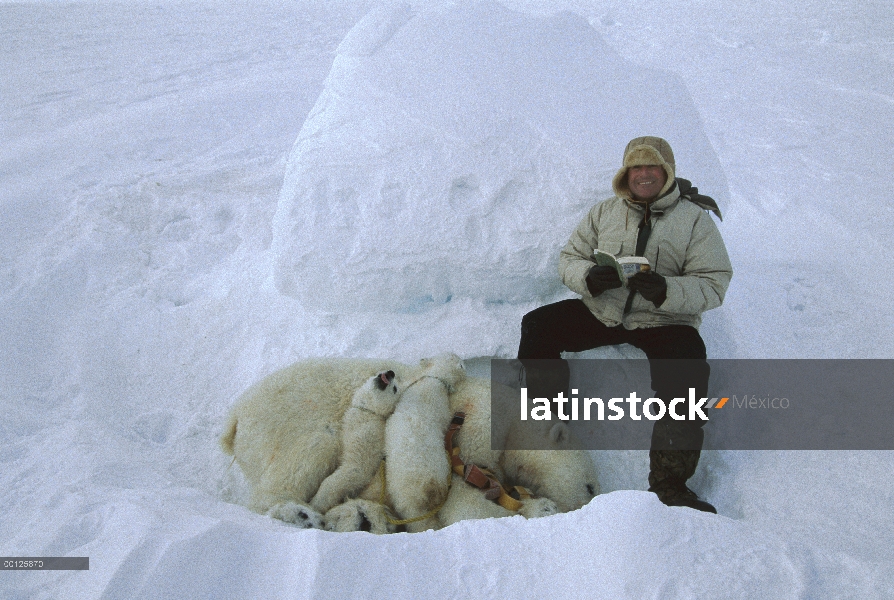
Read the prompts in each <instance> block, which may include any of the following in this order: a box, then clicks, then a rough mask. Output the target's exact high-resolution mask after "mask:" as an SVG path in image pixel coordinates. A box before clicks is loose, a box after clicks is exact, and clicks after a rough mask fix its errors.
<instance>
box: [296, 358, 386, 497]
mask: <svg viewBox="0 0 894 600" xmlns="http://www.w3.org/2000/svg"><path fill="white" fill-rule="evenodd" d="M399 398H400V389H399V381H397V380H396V377H395V375H394V371H386V372H384V373H379V374H377V375H375V376H374V377H371V378H369V379H368V380H367V381H366V383H364V384H363V385H362V386H361V387H360V388H358V389H357V391H356V392H354V395H353V397H352V398H351V406H350V408H348V410H347V412H345V416H344V418H343V419H342V427H341V459H340V461H339V466H338V468H337V469H336V470H335V472H334V473H332V474H331V475H329V476H328V477H327V478H326V479H324V480H323V483H321V484H320V488H319V490H317V493H316V494H315V495H314V497H313V499H311V501H310V505H311V507H313V509H314V510H316V511H317V512H319V513H320V514H325V513H326V512H327V511H328V510H329V509H331V508H332V507H334V506H336V505H338V504H341V503H342V502H344V500H345V499H346V498H347V497H350V496H355V495H356V494H358V493H360V492H361V491H363V489H364V488H365V487H366V486H367V484H369V482H370V480H371V479H372V478H373V476H374V475H375V474H376V469H377V468H378V467H379V465H380V464H381V462H382V459H383V458H385V421H386V420H387V419H388V417H389V416H391V413H392V412H394V407H395V406H396V405H397V401H398V399H399Z"/></svg>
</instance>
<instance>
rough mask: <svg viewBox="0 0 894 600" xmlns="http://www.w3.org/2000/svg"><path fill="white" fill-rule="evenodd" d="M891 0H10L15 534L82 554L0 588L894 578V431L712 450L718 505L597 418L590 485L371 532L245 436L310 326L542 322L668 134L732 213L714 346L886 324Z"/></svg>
mask: <svg viewBox="0 0 894 600" xmlns="http://www.w3.org/2000/svg"><path fill="white" fill-rule="evenodd" d="M892 13H894V9H892V8H891V6H890V4H889V3H887V2H884V1H881V0H879V1H875V2H861V3H847V2H836V3H829V2H806V3H794V4H792V3H788V4H779V3H774V2H769V1H767V0H748V1H747V2H741V3H735V4H728V3H724V2H719V1H716V0H714V1H712V0H703V1H701V2H697V3H693V4H691V5H687V6H680V5H670V4H666V3H665V4H662V3H657V2H651V1H648V0H633V1H632V2H624V3H621V2H613V1H607V2H595V1H594V0H567V1H562V0H553V1H551V2H548V3H547V2H528V1H525V0H517V1H515V2H511V3H507V4H506V5H505V6H501V5H498V4H495V3H493V2H482V3H480V4H479V3H458V4H457V5H449V6H448V5H445V6H440V5H439V6H434V5H432V4H431V3H425V4H422V3H419V4H417V5H415V6H414V5H403V4H386V5H382V6H373V5H372V3H368V2H363V1H361V0H354V1H341V2H332V3H328V4H326V5H323V4H316V3H311V2H297V3H276V2H263V1H262V2H258V3H252V4H245V3H219V2H212V1H210V0H208V1H204V2H173V1H166V0H163V1H161V2H152V3H150V2H142V1H131V2H99V3H56V2H38V3H14V2H4V3H0V73H2V75H0V115H2V119H0V125H2V129H0V132H2V133H0V136H2V137H0V139H2V142H3V143H2V144H0V339H2V340H3V343H2V344H0V403H2V404H0V406H2V409H3V414H4V419H3V420H2V421H0V462H2V464H3V468H2V469H0V507H2V517H0V555H2V556H65V555H69V556H89V557H90V570H89V571H55V572H11V571H4V572H3V573H2V575H0V595H2V596H4V597H9V598H121V597H194V598H203V597H204V598H218V597H229V598H243V597H244V598H253V597H289V598H293V597H294V598H325V597H347V596H361V597H382V596H388V597H396V598H404V597H406V598H426V597H469V598H477V597H492V596H493V595H495V594H505V595H507V596H516V597H529V598H538V597H549V596H556V597H562V596H565V597H572V598H584V597H586V598H592V597H596V598H603V597H604V598H618V597H655V598H665V597H719V598H724V597H729V598H754V597H798V598H800V597H804V598H818V597H823V598H825V597H860V598H873V597H874V598H884V597H891V596H892V595H894V552H892V548H894V532H892V528H891V525H890V514H891V511H892V509H894V483H892V480H891V478H890V472H891V467H892V462H894V457H892V454H891V453H890V452H706V453H705V454H704V456H703V459H702V462H701V464H700V467H699V471H698V472H697V473H696V476H695V477H694V479H693V487H695V489H697V490H698V491H699V492H700V493H702V495H704V496H706V497H707V498H708V499H709V500H711V501H712V502H713V503H714V504H715V505H716V506H717V507H718V510H719V512H720V516H712V515H704V514H701V513H695V512H694V511H690V510H687V509H682V508H667V507H664V506H663V505H661V504H660V503H658V502H657V500H655V498H654V497H653V496H652V495H651V494H649V493H646V492H644V491H643V490H644V489H645V487H646V482H645V478H646V470H647V458H646V456H645V453H644V452H600V453H596V454H595V455H594V458H595V459H596V461H597V464H598V466H599V472H600V481H601V484H602V487H603V490H604V491H605V492H608V493H606V494H603V495H601V496H599V497H597V498H596V499H594V501H593V502H591V503H590V504H589V505H588V506H586V507H584V508H583V509H581V510H579V511H576V512H573V513H568V514H564V515H557V516H555V517H549V518H546V519H539V520H531V521H524V520H523V519H521V518H510V519H502V520H494V521H476V522H471V521H470V522H463V523H459V524H457V525H455V526H453V527H450V528H448V529H445V530H442V531H437V532H427V533H422V534H413V535H409V534H397V535H392V536H385V537H376V536H371V535H369V534H364V533H357V534H332V533H326V532H319V531H305V530H296V529H295V528H293V527H291V526H289V525H287V524H284V523H281V522H278V521H274V520H271V519H269V518H268V517H264V516H261V515H257V514H254V513H251V512H250V511H248V510H247V509H246V508H244V506H242V504H240V502H242V501H244V498H245V486H244V482H243V481H242V479H241V476H240V474H239V473H238V468H237V467H235V466H232V467H231V466H230V465H229V461H228V460H227V457H225V456H224V455H223V454H222V453H221V452H220V451H219V449H218V448H217V445H216V438H217V435H218V433H219V431H220V430H221V428H222V424H223V420H224V417H225V415H226V412H227V410H228V408H229V406H230V405H231V404H232V402H233V401H234V399H235V398H236V397H237V396H238V394H239V393H240V392H241V391H242V390H244V389H245V388H247V387H248V386H249V385H250V384H252V383H253V382H255V381H257V380H258V379H260V378H261V377H263V376H264V375H266V374H268V373H270V372H272V371H273V370H275V369H276V368H278V367H281V366H284V365H286V364H289V363H291V362H293V361H295V360H298V359H300V358H303V357H310V356H389V357H393V358H395V359H401V360H415V359H418V358H420V357H421V356H425V355H429V354H433V353H436V352H443V351H454V352H457V353H459V354H460V355H462V356H463V357H464V358H467V359H470V364H471V365H472V367H473V369H477V371H478V372H481V373H484V372H486V363H485V361H484V359H482V358H480V357H487V356H500V357H507V356H513V355H514V352H515V349H516V347H517V343H518V335H519V332H518V326H519V322H520V318H521V315H522V314H524V313H525V312H526V311H527V310H530V309H531V308H533V307H535V306H538V305H540V304H543V303H545V302H548V301H552V300H554V299H557V298H561V297H567V296H568V293H567V292H566V291H564V290H563V289H562V288H561V286H560V284H559V283H558V280H557V277H556V274H555V262H556V257H557V254H558V250H559V247H560V246H561V244H562V243H564V241H565V238H566V237H567V235H568V234H569V233H570V230H571V227H572V226H573V224H574V223H575V222H576V221H577V220H578V219H579V218H580V216H581V215H582V214H583V213H584V212H585V211H586V209H587V208H588V207H589V206H590V204H591V203H593V202H595V201H597V200H598V199H601V198H602V197H604V196H606V195H607V193H608V190H609V180H610V177H611V174H612V173H613V172H614V170H615V169H616V167H617V164H618V162H619V161H620V154H621V151H622V149H623V146H624V144H625V143H626V141H627V139H629V138H630V137H633V136H634V135H639V134H641V133H643V134H656V133H657V134H659V135H664V136H666V137H667V138H668V139H669V140H670V141H671V143H672V144H673V146H674V149H675V152H676V155H677V165H678V173H679V174H680V175H681V176H683V177H688V178H690V179H692V180H693V182H694V183H695V184H696V185H698V186H699V188H700V190H701V191H702V192H703V193H707V194H709V195H712V196H714V197H715V198H717V199H718V200H719V201H720V203H721V205H722V208H723V211H724V221H723V223H722V224H720V229H721V232H722V234H723V236H724V239H725V240H726V242H727V246H728V248H729V250H730V254H731V258H732V260H733V265H734V269H735V276H734V278H733V282H732V285H731V287H730V290H729V293H728V295H727V299H726V302H725V304H724V306H723V307H721V308H720V309H717V310H715V311H712V312H710V313H707V314H706V315H705V322H704V325H703V326H702V333H703V335H704V337H705V339H706V341H707V344H708V349H709V354H710V355H711V356H715V357H735V358H793V357H798V358H856V357H861V358H867V357H873V358H892V357H894V356H892V355H894V336H892V335H891V330H892V327H891V326H892V317H891V314H890V310H888V308H889V306H890V300H889V298H890V297H891V293H892V287H894V286H892V285H891V284H890V282H889V281H890V280H888V279H887V278H886V277H885V276H884V275H883V273H882V274H879V275H869V273H868V271H867V268H866V267H867V262H866V258H867V257H869V258H870V259H871V260H872V261H873V262H876V261H878V260H880V259H882V258H883V257H884V256H885V254H884V253H883V248H887V247H889V246H890V245H891V242H892V234H891V232H890V228H889V227H888V226H887V224H888V223H889V222H890V220H891V217H892V211H894V208H892V207H891V206H890V203H886V202H885V200H886V199H888V198H891V197H892V195H894V180H892V178H891V177H890V159H889V158H887V152H884V153H883V152H880V151H879V150H876V149H877V148H882V149H884V148H887V147H888V146H889V145H890V142H891V140H892V139H894V81H892V79H891V78H890V76H888V75H887V73H889V72H890V70H891V64H892V62H894V18H892V17H894V14H892ZM509 74H511V77H510V76H509ZM632 82H633V83H636V86H634V87H636V88H637V89H635V90H634V89H630V86H631V83H632ZM625 83H626V84H628V87H625V85H624V84H625ZM644 91H645V92H647V93H644ZM669 91H673V92H674V93H673V94H670V93H668V92H669ZM637 92H638V93H637ZM656 95H657V96H658V97H660V98H662V99H661V100H660V101H657V100H656V99H655V96H656ZM600 99H601V100H602V102H601V103H600V102H598V101H597V100H600ZM445 106H446V107H449V109H448V110H445V109H444V107H445ZM665 114H673V115H675V118H674V119H670V120H668V119H663V118H662V119H659V120H656V121H655V122H652V121H650V120H649V119H650V117H649V115H652V117H655V116H656V115H665ZM655 123H658V124H655ZM628 127H630V129H627V128H628ZM653 127H654V128H656V129H661V130H660V131H654V130H652V128H653ZM640 128H642V129H646V128H648V129H649V130H648V131H639V129H640ZM296 140H297V141H296ZM320 190H322V191H323V192H325V195H316V196H315V195H314V194H315V193H317V192H318V191H320ZM310 209H312V210H310ZM306 223H313V224H314V225H316V226H318V227H319V229H318V230H316V231H310V232H309V231H308V230H307V228H306V227H305V224H306ZM296 226H297V227H296ZM339 252H342V253H341V254H339ZM318 272H325V273H324V275H325V276H324V277H323V278H322V279H320V278H319V277H318V276H317V275H316V273H318ZM314 282H316V283H314ZM377 286H378V287H377ZM768 308H769V310H768ZM629 353H630V352H629V351H628V350H627V349H624V348H621V349H615V350H609V351H607V352H605V353H604V354H606V355H619V354H629Z"/></svg>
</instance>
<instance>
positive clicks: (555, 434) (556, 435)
mask: <svg viewBox="0 0 894 600" xmlns="http://www.w3.org/2000/svg"><path fill="white" fill-rule="evenodd" d="M569 437H571V431H570V430H569V429H568V426H567V425H565V423H556V424H555V425H553V426H552V429H550V430H549V440H550V441H551V442H552V443H554V444H556V445H557V446H562V445H564V444H566V443H568V438H569Z"/></svg>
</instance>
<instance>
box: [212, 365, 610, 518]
mask: <svg viewBox="0 0 894 600" xmlns="http://www.w3.org/2000/svg"><path fill="white" fill-rule="evenodd" d="M389 370H391V371H394V373H395V376H396V377H397V378H398V381H403V382H404V385H405V386H410V385H411V384H412V383H413V382H414V381H416V380H417V379H418V378H419V377H420V376H421V375H422V374H423V373H424V371H425V367H424V366H423V364H420V365H415V366H410V365H406V364H401V363H398V362H395V361H389V360H364V359H341V358H335V359H311V360H304V361H300V362H298V363H295V364H293V365H291V366H289V367H286V368H284V369H281V370H280V371H277V372H275V373H273V374H271V375H269V376H267V377H265V378H264V379H262V380H261V381H260V382H258V383H257V384H255V385H254V386H252V387H251V388H249V389H248V390H247V391H246V392H245V393H243V394H242V396H241V397H240V398H239V400H238V401H237V403H236V404H235V405H234V407H233V409H232V411H231V413H230V416H229V420H228V423H227V425H226V428H225V431H224V433H223V435H222V436H221V439H220V442H221V446H222V448H223V450H224V452H226V453H227V454H230V455H233V456H234V460H235V462H236V463H238V465H239V467H240V469H241V470H242V472H243V474H244V475H245V478H246V480H247V482H248V484H249V486H250V489H251V499H250V503H249V506H250V508H252V509H253V510H255V511H257V512H260V513H267V514H270V515H271V516H273V517H276V518H280V519H282V520H285V521H289V522H293V523H296V524H298V525H303V526H305V527H322V524H323V523H324V520H325V526H326V528H327V529H331V530H334V531H357V530H366V531H373V532H381V533H384V532H390V531H394V526H393V525H391V524H390V523H389V522H388V521H387V520H386V516H385V507H384V506H383V505H382V504H380V503H379V501H380V500H381V498H382V495H383V491H382V486H381V481H380V478H379V477H378V476H374V478H373V480H372V481H371V482H370V485H369V486H368V487H367V488H366V489H365V490H363V491H362V492H361V493H360V494H359V495H358V497H357V498H352V499H349V500H347V501H345V502H344V503H342V504H339V505H336V506H335V507H334V508H332V509H330V510H329V511H328V512H327V513H326V514H325V519H324V515H321V514H320V512H319V511H316V510H314V509H313V508H312V507H311V506H310V501H311V499H312V498H313V497H314V495H315V494H316V493H317V491H318V490H319V487H320V485H321V483H322V482H323V481H324V480H325V479H326V477H327V476H329V475H330V474H331V473H333V472H334V471H335V470H336V469H337V467H338V463H339V457H340V454H341V442H340V439H341V433H342V426H343V417H344V415H345V413H346V412H347V410H348V408H349V407H350V405H351V399H352V397H353V395H354V393H355V391H356V390H357V389H358V388H360V387H361V386H362V385H363V384H364V382H366V381H368V380H369V379H370V378H371V377H373V376H375V375H376V374H377V373H380V372H383V371H389ZM492 393H493V396H494V402H495V403H496V405H497V406H499V405H500V404H501V403H503V404H505V405H506V407H507V408H506V410H513V411H517V410H518V409H517V403H518V399H517V395H515V392H514V391H513V390H511V389H510V388H506V387H503V386H500V385H499V384H494V385H493V386H492V385H491V381H490V380H488V379H481V378H477V377H466V378H465V379H463V380H462V381H460V382H458V383H457V384H456V387H455V389H454V390H453V391H452V392H451V393H450V394H449V397H448V400H449V405H450V411H451V413H453V412H456V411H462V412H464V413H465V415H466V417H465V424H464V425H463V427H462V429H461V430H460V431H459V433H458V434H457V435H456V437H455V438H454V441H455V444H456V445H457V446H458V447H459V448H460V457H461V458H462V460H463V461H464V462H466V463H467V464H475V465H478V466H479V467H482V468H487V469H489V470H490V471H491V472H493V473H494V475H495V476H496V477H497V478H498V479H499V480H500V481H501V482H502V483H504V484H505V485H507V486H515V485H521V486H525V487H527V488H529V489H530V490H531V491H532V492H533V494H534V495H535V496H536V497H537V498H536V499H533V500H525V501H523V502H522V504H523V507H522V508H521V510H519V511H518V513H519V514H522V515H524V516H526V517H533V516H544V515H546V514H550V513H551V512H556V511H558V512H567V511H570V510H575V509H577V508H580V507H581V506H583V505H584V504H586V503H588V502H589V501H590V500H591V499H592V498H593V497H594V496H595V495H596V494H597V493H598V492H599V486H598V482H597V479H596V473H595V469H594V467H593V464H592V462H591V460H590V457H589V456H588V454H587V453H586V452H584V451H581V450H578V449H577V446H576V444H575V441H574V439H573V438H572V437H571V436H570V434H569V432H568V429H567V427H566V426H565V425H564V424H563V423H556V424H555V425H552V426H550V424H549V423H548V422H544V423H543V424H542V429H540V430H539V431H535V432H534V433H532V432H531V431H530V430H525V431H520V430H519V426H518V424H517V423H514V422H510V423H509V424H508V425H506V426H505V428H504V429H502V430H500V431H495V432H493V434H494V435H495V436H496V437H495V438H494V439H493V448H500V447H501V445H502V444H504V443H507V441H511V440H514V439H517V438H518V437H519V436H530V435H536V436H539V437H540V441H541V444H540V446H541V447H545V448H550V449H547V450H499V449H496V450H495V449H493V448H492V445H491V441H492V440H491V437H492V432H491V419H490V414H491V394H492ZM399 405H400V401H399V402H398V406H399ZM441 452H442V453H443V447H442V449H441ZM442 455H443V454H442ZM445 460H446V457H445ZM457 480H458V481H459V482H460V483H461V484H462V485H456V481H457ZM403 492H405V493H407V494H414V493H418V492H419V490H418V489H407V490H403ZM550 507H554V508H553V509H551V508H550ZM509 514H514V513H510V512H509V511H506V510H505V509H503V508H502V507H500V506H498V505H497V504H495V503H494V502H492V501H490V500H487V499H485V498H484V495H483V494H482V493H481V492H480V491H479V490H477V489H475V488H471V487H470V486H468V484H466V483H464V482H462V481H461V479H459V478H458V477H454V485H453V486H452V487H451V489H450V492H449V494H448V498H447V503H446V504H445V506H444V507H443V508H442V509H441V511H440V512H439V513H438V526H439V527H445V526H447V525H450V524H452V523H455V522H457V521H460V520H463V519H470V518H471V519H473V518H484V517H498V516H506V515H509Z"/></svg>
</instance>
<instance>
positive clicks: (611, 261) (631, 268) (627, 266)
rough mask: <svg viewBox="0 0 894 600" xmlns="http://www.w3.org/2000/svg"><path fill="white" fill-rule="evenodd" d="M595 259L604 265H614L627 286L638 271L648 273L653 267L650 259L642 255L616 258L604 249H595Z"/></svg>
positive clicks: (619, 277) (622, 281) (598, 263)
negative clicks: (650, 264) (628, 281)
mask: <svg viewBox="0 0 894 600" xmlns="http://www.w3.org/2000/svg"><path fill="white" fill-rule="evenodd" d="M593 259H594V260H595V261H596V264H597V265H600V266H602V267H613V268H614V269H615V270H616V271H617V272H618V279H620V280H621V283H623V284H624V287H627V280H628V279H629V278H630V277H632V276H633V275H635V274H636V273H646V272H648V271H649V270H650V269H651V266H649V259H648V258H644V257H642V256H625V257H623V258H616V257H615V255H614V254H609V253H608V252H605V251H604V250H594V251H593Z"/></svg>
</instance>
